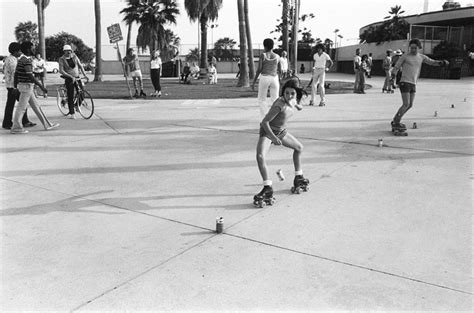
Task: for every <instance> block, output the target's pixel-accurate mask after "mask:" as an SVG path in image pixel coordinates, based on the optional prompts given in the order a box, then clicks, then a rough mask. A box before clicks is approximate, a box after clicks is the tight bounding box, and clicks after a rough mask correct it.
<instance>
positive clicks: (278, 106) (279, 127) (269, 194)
mask: <svg viewBox="0 0 474 313" xmlns="http://www.w3.org/2000/svg"><path fill="white" fill-rule="evenodd" d="M303 93H306V92H305V91H304V90H303V89H302V88H300V87H299V86H298V83H297V81H296V80H294V79H290V80H288V81H287V82H286V83H285V84H284V85H283V88H282V91H281V96H280V97H279V98H278V99H277V100H275V102H274V103H273V105H272V107H271V108H270V110H269V111H268V113H267V115H266V116H265V117H264V118H263V120H262V122H261V123H260V138H259V140H258V144H257V151H256V152H257V164H258V169H259V171H260V175H261V176H262V179H263V189H262V190H261V191H260V192H259V193H258V194H256V195H255V196H254V204H255V205H257V204H258V203H259V202H260V203H261V202H263V201H265V202H267V201H271V200H272V199H273V188H272V181H271V180H270V179H269V175H268V169H267V163H266V155H267V153H268V151H269V150H270V147H271V145H272V144H274V145H275V146H281V145H283V146H285V147H287V148H290V149H293V164H294V166H295V178H294V180H293V184H294V187H295V188H299V187H304V186H307V185H308V184H309V181H308V179H306V178H304V176H303V169H302V167H301V153H302V151H303V145H302V144H301V143H300V142H299V141H298V139H296V138H295V137H294V136H293V135H292V134H290V133H289V132H288V131H287V129H286V124H287V122H288V120H289V119H290V117H291V116H292V115H293V114H294V109H295V108H296V109H297V110H298V111H300V110H301V109H302V106H301V105H300V104H299V102H300V100H301V98H302V97H303ZM292 190H293V189H292Z"/></svg>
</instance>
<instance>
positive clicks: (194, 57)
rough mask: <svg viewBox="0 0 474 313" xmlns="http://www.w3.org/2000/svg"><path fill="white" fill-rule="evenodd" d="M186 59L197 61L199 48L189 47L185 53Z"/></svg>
mask: <svg viewBox="0 0 474 313" xmlns="http://www.w3.org/2000/svg"><path fill="white" fill-rule="evenodd" d="M186 61H188V62H197V61H199V48H194V49H190V50H189V53H188V54H187V55H186Z"/></svg>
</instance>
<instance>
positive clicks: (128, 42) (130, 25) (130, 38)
mask: <svg viewBox="0 0 474 313" xmlns="http://www.w3.org/2000/svg"><path fill="white" fill-rule="evenodd" d="M131 40H132V23H130V24H128V31H127V47H126V49H125V51H128V48H130V42H131Z"/></svg>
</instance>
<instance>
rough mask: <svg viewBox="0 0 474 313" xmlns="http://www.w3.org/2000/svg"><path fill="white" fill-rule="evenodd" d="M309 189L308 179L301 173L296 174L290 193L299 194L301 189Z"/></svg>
mask: <svg viewBox="0 0 474 313" xmlns="http://www.w3.org/2000/svg"><path fill="white" fill-rule="evenodd" d="M308 190H309V180H308V179H307V178H304V177H303V175H296V176H295V179H294V180H293V186H292V187H291V193H296V194H300V193H301V191H305V192H306V191H308Z"/></svg>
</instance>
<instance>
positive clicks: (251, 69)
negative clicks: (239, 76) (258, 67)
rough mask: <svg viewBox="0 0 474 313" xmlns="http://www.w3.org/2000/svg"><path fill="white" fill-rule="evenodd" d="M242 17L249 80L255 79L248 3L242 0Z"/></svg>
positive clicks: (246, 0)
mask: <svg viewBox="0 0 474 313" xmlns="http://www.w3.org/2000/svg"><path fill="white" fill-rule="evenodd" d="M244 17H245V33H246V35H247V48H248V50H249V52H248V56H249V78H250V79H253V78H254V77H255V63H254V61H253V45H252V36H251V33H250V20H249V3H248V0H244Z"/></svg>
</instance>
